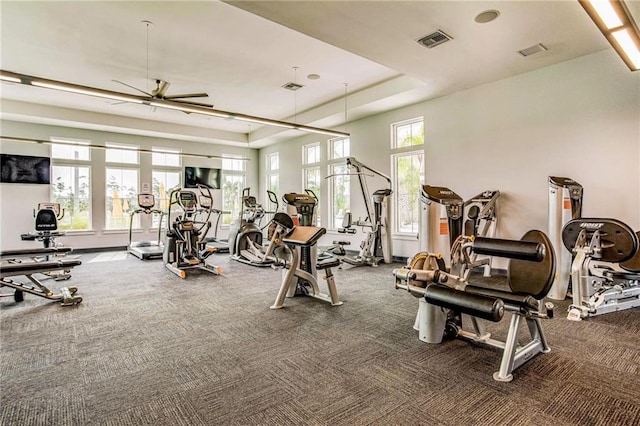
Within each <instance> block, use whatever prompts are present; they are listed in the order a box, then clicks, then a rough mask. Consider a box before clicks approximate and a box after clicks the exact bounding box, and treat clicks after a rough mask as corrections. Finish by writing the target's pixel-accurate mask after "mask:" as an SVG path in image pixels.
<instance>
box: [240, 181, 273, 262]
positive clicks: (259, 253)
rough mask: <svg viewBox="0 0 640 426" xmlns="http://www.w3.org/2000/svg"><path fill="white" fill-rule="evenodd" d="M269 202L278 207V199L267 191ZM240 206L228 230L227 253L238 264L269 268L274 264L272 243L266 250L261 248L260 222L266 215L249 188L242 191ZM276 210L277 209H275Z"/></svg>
mask: <svg viewBox="0 0 640 426" xmlns="http://www.w3.org/2000/svg"><path fill="white" fill-rule="evenodd" d="M267 195H268V196H269V200H270V201H271V202H272V203H274V204H275V205H276V206H278V205H279V203H278V197H277V196H276V194H275V193H274V192H272V191H267ZM242 206H243V209H242V210H241V211H240V216H239V217H238V218H237V219H236V220H234V221H233V223H232V224H231V227H230V228H229V251H230V252H231V258H232V259H233V260H237V261H238V262H242V263H246V264H248V265H253V266H270V265H271V264H273V262H274V258H273V250H274V249H275V245H274V242H273V241H270V244H269V246H268V247H267V248H264V247H263V246H262V240H263V234H262V228H260V221H261V219H262V218H263V217H264V215H265V214H267V213H273V212H267V211H265V209H264V208H263V207H262V205H261V204H258V202H257V200H256V197H254V196H253V195H250V188H244V189H243V190H242ZM276 210H277V207H276Z"/></svg>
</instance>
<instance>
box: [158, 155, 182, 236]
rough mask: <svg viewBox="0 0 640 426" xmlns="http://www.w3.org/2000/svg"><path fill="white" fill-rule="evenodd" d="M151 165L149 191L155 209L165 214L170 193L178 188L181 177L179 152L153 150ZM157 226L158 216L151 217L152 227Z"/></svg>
mask: <svg viewBox="0 0 640 426" xmlns="http://www.w3.org/2000/svg"><path fill="white" fill-rule="evenodd" d="M151 165H152V166H153V170H152V171H151V179H152V185H151V190H152V192H153V195H154V196H155V198H156V207H155V208H157V209H158V210H161V211H163V212H167V210H168V208H169V195H170V194H171V191H173V190H174V189H178V188H180V182H181V179H180V177H181V175H182V169H181V168H180V165H181V164H180V151H175V150H170V149H165V148H153V152H152V153H151ZM159 224H160V217H159V215H157V214H155V215H153V224H152V226H153V227H157V226H159ZM165 225H166V224H165Z"/></svg>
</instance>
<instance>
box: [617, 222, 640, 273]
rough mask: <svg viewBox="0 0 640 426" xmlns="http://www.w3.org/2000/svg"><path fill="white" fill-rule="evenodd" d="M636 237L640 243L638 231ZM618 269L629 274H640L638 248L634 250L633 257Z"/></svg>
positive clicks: (639, 253) (639, 232)
mask: <svg viewBox="0 0 640 426" xmlns="http://www.w3.org/2000/svg"><path fill="white" fill-rule="evenodd" d="M636 235H637V236H638V240H639V241H640V231H638V232H637V233H636ZM620 267H621V268H622V269H625V270H627V271H629V272H640V247H638V249H637V250H636V254H635V256H633V257H632V258H631V259H629V260H627V261H626V262H623V263H621V264H620Z"/></svg>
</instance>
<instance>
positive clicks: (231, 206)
mask: <svg viewBox="0 0 640 426" xmlns="http://www.w3.org/2000/svg"><path fill="white" fill-rule="evenodd" d="M244 187H245V162H244V161H243V160H237V159H234V158H223V159H222V210H223V211H228V212H231V214H230V215H223V216H222V224H223V225H229V224H230V223H231V222H232V221H233V219H234V218H236V217H238V216H239V215H240V211H241V210H242V190H243V189H244Z"/></svg>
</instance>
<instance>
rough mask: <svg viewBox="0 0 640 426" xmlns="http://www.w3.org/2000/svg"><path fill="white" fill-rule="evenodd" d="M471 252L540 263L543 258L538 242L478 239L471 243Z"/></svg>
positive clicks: (541, 248)
mask: <svg viewBox="0 0 640 426" xmlns="http://www.w3.org/2000/svg"><path fill="white" fill-rule="evenodd" d="M473 252H474V253H477V254H484V255H487V256H498V257H506V258H508V259H522V260H528V261H532V262H540V261H542V260H543V258H544V246H543V245H542V244H540V243H539V242H538V241H522V240H520V241H518V240H503V239H500V238H483V237H478V238H476V239H475V240H474V241H473Z"/></svg>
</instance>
